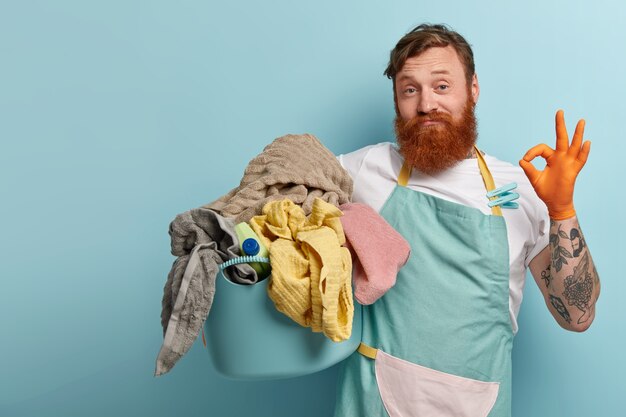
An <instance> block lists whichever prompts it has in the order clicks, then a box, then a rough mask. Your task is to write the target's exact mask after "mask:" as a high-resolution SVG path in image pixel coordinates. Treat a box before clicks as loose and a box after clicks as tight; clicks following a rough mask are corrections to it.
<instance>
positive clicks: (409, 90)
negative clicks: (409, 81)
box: [404, 87, 417, 94]
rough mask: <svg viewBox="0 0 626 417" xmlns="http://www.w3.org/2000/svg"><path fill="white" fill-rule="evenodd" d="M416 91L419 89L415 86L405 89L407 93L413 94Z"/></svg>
mask: <svg viewBox="0 0 626 417" xmlns="http://www.w3.org/2000/svg"><path fill="white" fill-rule="evenodd" d="M416 91H417V90H416V89H415V88H412V87H409V88H407V89H405V90H404V92H405V93H407V94H413V93H414V92H416Z"/></svg>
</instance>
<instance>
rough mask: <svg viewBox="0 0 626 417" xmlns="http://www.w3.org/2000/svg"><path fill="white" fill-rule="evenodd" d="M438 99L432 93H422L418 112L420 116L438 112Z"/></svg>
mask: <svg viewBox="0 0 626 417" xmlns="http://www.w3.org/2000/svg"><path fill="white" fill-rule="evenodd" d="M437 107H438V105H437V97H436V96H435V94H434V93H433V92H432V91H428V90H426V91H422V93H421V94H420V96H419V101H418V103H417V111H418V113H420V114H427V113H430V112H432V111H437Z"/></svg>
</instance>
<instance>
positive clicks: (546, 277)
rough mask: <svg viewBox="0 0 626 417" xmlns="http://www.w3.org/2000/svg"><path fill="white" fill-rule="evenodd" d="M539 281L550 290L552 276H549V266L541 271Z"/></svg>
mask: <svg viewBox="0 0 626 417" xmlns="http://www.w3.org/2000/svg"><path fill="white" fill-rule="evenodd" d="M541 279H542V280H544V282H545V283H546V288H550V282H551V281H552V276H551V275H550V265H548V267H547V268H546V269H545V270H543V271H541Z"/></svg>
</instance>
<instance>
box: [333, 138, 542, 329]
mask: <svg viewBox="0 0 626 417" xmlns="http://www.w3.org/2000/svg"><path fill="white" fill-rule="evenodd" d="M484 158H485V162H486V163H487V166H488V167H489V171H491V175H492V176H493V179H494V182H495V184H496V187H501V186H503V185H506V184H509V183H511V182H515V183H517V188H516V189H515V190H514V192H517V193H518V194H519V195H520V198H519V199H517V200H515V201H516V202H517V203H519V208H517V209H502V214H503V216H504V219H505V222H506V228H507V236H508V240H509V262H510V269H509V271H510V279H509V313H510V316H511V324H512V328H513V332H514V333H517V329H518V327H517V315H518V313H519V308H520V304H521V302H522V292H523V289H524V282H525V278H526V268H527V267H528V264H529V263H530V261H532V259H533V258H534V257H535V256H536V255H537V254H538V253H539V252H541V250H542V249H544V248H545V247H546V246H547V245H548V232H549V227H550V221H549V217H548V209H547V208H546V206H545V204H544V203H543V201H541V200H540V199H539V197H537V194H536V193H535V191H534V189H533V188H532V186H531V185H530V182H529V181H528V178H527V177H526V175H525V174H524V172H523V171H522V169H521V168H519V167H517V166H514V165H512V164H510V163H508V162H503V161H500V160H498V159H496V158H495V157H493V156H489V155H484ZM338 159H339V162H340V163H341V165H342V166H343V167H344V168H345V169H346V170H347V171H348V172H349V173H350V176H351V177H352V179H353V180H354V193H353V194H352V201H353V202H355V203H364V204H368V205H369V206H371V207H372V208H374V210H376V211H380V209H381V208H382V206H383V204H384V203H385V201H386V200H387V198H388V197H389V195H390V194H391V192H392V191H393V189H394V188H395V186H396V184H397V178H398V174H399V172H400V169H401V168H402V163H403V158H402V156H401V155H400V153H399V152H398V149H397V148H396V146H395V144H392V143H389V142H383V143H379V144H377V145H370V146H366V147H364V148H362V149H359V150H357V151H354V152H351V153H348V154H344V155H339V157H338ZM407 187H408V188H410V189H412V190H416V191H420V192H423V193H427V194H430V195H433V196H435V197H439V198H442V199H445V200H448V201H452V202H455V203H459V204H463V205H466V206H469V207H474V208H477V209H479V210H481V211H483V212H484V213H485V214H491V209H490V208H489V207H488V206H487V198H486V196H485V194H486V190H485V185H484V183H483V179H482V177H481V175H480V170H479V168H478V162H477V160H476V159H465V160H463V161H461V162H459V163H458V164H457V165H455V166H454V167H452V168H450V169H447V170H445V171H443V172H440V173H437V174H435V175H426V174H424V173H421V172H418V171H417V170H415V169H414V170H413V172H412V174H411V178H410V179H409V181H408V184H407Z"/></svg>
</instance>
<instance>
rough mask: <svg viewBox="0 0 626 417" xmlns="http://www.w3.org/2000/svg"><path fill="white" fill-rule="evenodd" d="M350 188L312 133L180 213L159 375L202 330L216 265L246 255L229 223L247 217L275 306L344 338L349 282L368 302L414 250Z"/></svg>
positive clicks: (241, 280)
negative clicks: (264, 258)
mask: <svg viewBox="0 0 626 417" xmlns="http://www.w3.org/2000/svg"><path fill="white" fill-rule="evenodd" d="M352 185H353V184H352V179H351V178H350V176H349V174H348V173H347V171H345V170H344V169H343V167H341V165H340V164H339V162H338V161H337V159H336V157H335V156H334V155H333V154H332V152H330V151H329V150H328V149H326V148H325V147H324V145H322V143H321V142H320V141H319V140H318V139H317V138H315V137H314V136H312V135H308V134H305V135H286V136H282V137H280V138H278V139H276V140H274V141H273V142H272V143H271V144H269V145H268V146H266V147H265V149H264V150H263V152H261V153H260V154H259V155H258V156H257V157H255V158H254V159H253V160H252V161H250V163H249V164H248V166H247V167H246V169H245V171H244V175H243V178H242V179H241V182H240V184H239V186H238V187H237V188H235V189H233V190H232V191H230V192H229V193H228V194H226V195H224V196H223V197H221V198H219V199H218V200H216V201H214V202H212V203H210V204H207V205H205V206H202V207H199V208H196V209H192V210H190V211H187V212H185V213H182V214H179V215H178V216H176V218H175V219H174V220H173V221H172V222H171V223H170V227H169V234H170V237H171V252H172V254H173V255H174V256H176V257H177V258H176V260H175V261H174V264H173V265H172V269H171V271H170V273H169V274H168V277H167V282H166V284H165V287H164V293H163V300H162V312H161V324H162V326H163V334H164V340H163V344H162V346H161V350H160V352H159V354H158V357H157V363H156V371H155V375H156V376H159V375H162V374H164V373H166V372H168V371H170V370H171V369H172V368H173V367H174V365H175V364H176V362H177V361H178V360H179V359H180V358H181V357H182V356H183V355H184V354H185V353H187V351H188V350H189V349H190V348H191V346H192V344H193V343H194V341H195V340H196V338H197V337H198V334H199V333H200V329H201V328H202V325H203V323H204V321H205V319H206V318H207V316H208V314H209V312H210V309H211V305H212V303H213V298H214V296H215V280H216V277H217V275H218V272H219V271H220V265H222V264H223V263H225V262H227V261H230V260H233V259H235V258H239V257H240V256H242V255H243V254H242V250H241V242H240V239H239V238H238V235H237V232H236V230H235V226H236V225H239V224H241V223H244V222H245V223H248V224H249V226H250V228H251V229H252V230H253V231H254V233H255V234H256V236H257V237H258V238H259V240H260V241H261V243H262V245H263V246H264V247H266V248H267V249H268V251H269V259H270V264H271V275H270V277H268V278H267V279H269V282H268V286H267V292H268V296H269V297H270V298H271V300H272V301H273V302H274V305H275V306H276V308H277V310H278V311H280V312H282V313H283V314H285V315H286V316H288V317H290V318H291V319H292V320H294V321H295V322H296V323H298V324H300V325H301V326H305V327H310V328H311V330H312V331H314V332H323V333H324V335H326V336H327V337H328V338H330V339H331V340H333V341H335V342H340V341H342V340H346V339H348V338H349V337H350V334H351V330H352V319H353V312H354V304H353V297H352V294H353V289H352V285H353V283H354V296H355V298H356V299H357V301H359V302H360V303H361V304H371V303H373V302H374V301H376V300H377V299H378V298H380V297H381V296H382V295H383V294H384V293H385V292H386V291H387V290H389V288H391V287H392V286H393V285H394V284H395V277H396V274H397V272H398V270H399V269H400V268H401V267H402V266H403V265H404V264H405V263H406V261H407V260H408V257H409V254H410V247H409V245H408V243H407V242H406V241H405V240H404V239H403V238H402V236H400V235H399V234H398V233H397V232H396V231H395V230H394V229H393V228H392V227H391V226H390V225H389V224H388V223H387V222H386V221H385V220H384V219H383V218H382V217H381V216H380V215H378V213H376V212H375V211H374V210H373V209H371V208H370V207H368V206H366V205H363V204H358V203H351V197H352ZM222 272H223V274H224V276H225V277H226V278H227V279H229V280H230V281H232V282H234V283H238V284H242V285H254V284H256V283H257V282H259V281H260V280H261V279H263V277H260V276H259V274H258V273H257V270H255V268H253V267H252V266H251V265H250V264H246V263H242V264H235V265H232V266H230V267H228V268H225V269H223V270H222ZM218 296H219V295H218Z"/></svg>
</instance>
